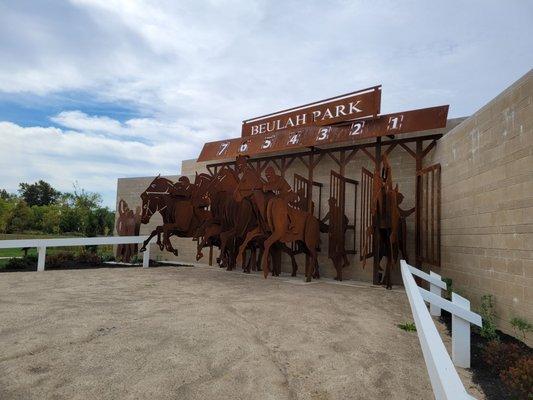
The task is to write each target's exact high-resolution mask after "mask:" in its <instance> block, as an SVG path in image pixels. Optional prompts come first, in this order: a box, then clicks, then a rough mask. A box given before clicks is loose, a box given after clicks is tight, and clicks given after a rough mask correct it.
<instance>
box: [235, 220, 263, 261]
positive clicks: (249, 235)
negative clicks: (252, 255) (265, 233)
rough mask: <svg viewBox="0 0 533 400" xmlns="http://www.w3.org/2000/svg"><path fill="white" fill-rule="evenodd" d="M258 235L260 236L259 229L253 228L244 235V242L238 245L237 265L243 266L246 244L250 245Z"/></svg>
mask: <svg viewBox="0 0 533 400" xmlns="http://www.w3.org/2000/svg"><path fill="white" fill-rule="evenodd" d="M259 235H261V230H260V229H259V228H255V229H253V230H251V231H250V232H248V233H247V234H246V238H245V239H244V242H243V243H242V244H241V245H240V247H239V253H238V254H237V263H238V264H241V265H244V250H246V247H247V246H248V243H250V242H251V241H252V240H253V239H255V238H256V237H257V236H259Z"/></svg>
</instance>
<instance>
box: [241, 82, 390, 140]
mask: <svg viewBox="0 0 533 400" xmlns="http://www.w3.org/2000/svg"><path fill="white" fill-rule="evenodd" d="M380 106H381V85H379V86H374V87H371V88H368V89H363V90H358V91H357V92H351V93H346V94H343V95H340V96H335V97H331V98H329V99H325V100H320V101H317V102H314V103H309V104H305V105H303V106H298V107H294V108H289V109H287V110H282V111H277V112H275V113H271V114H267V115H263V116H261V117H256V118H252V119H248V120H245V121H243V123H242V133H241V136H242V137H247V136H253V135H262V134H272V133H275V132H278V131H280V130H283V129H292V128H303V127H306V126H316V125H329V124H335V123H339V122H343V121H349V120H354V119H360V118H367V117H376V116H377V115H378V114H379V112H380Z"/></svg>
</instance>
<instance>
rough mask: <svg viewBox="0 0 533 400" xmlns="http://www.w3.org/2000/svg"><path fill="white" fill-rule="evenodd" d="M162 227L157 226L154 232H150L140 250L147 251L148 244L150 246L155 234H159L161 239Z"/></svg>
mask: <svg viewBox="0 0 533 400" xmlns="http://www.w3.org/2000/svg"><path fill="white" fill-rule="evenodd" d="M160 228H161V227H160V226H158V227H157V228H155V229H154V230H153V231H152V233H150V236H148V239H146V240H145V241H144V242H143V245H142V246H141V248H140V249H139V251H140V252H144V251H146V246H148V243H150V240H152V238H153V237H154V236H155V235H158V240H159V235H160V234H161V233H160V231H159V229H160Z"/></svg>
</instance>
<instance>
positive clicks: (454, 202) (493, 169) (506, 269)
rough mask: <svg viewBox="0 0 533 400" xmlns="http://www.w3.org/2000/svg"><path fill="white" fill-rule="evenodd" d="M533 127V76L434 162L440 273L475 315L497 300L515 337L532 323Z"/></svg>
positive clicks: (440, 150)
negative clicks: (515, 321)
mask: <svg viewBox="0 0 533 400" xmlns="http://www.w3.org/2000/svg"><path fill="white" fill-rule="evenodd" d="M532 125H533V72H532V71H529V72H528V73H527V74H526V75H525V76H524V77H522V78H521V79H520V80H518V81H517V82H516V83H514V84H513V85H512V86H511V87H509V88H508V89H507V90H505V91H504V92H503V93H501V94H500V95H498V96H497V97H496V98H495V99H493V100H492V101H490V102H489V103H488V104H487V105H485V106H484V107H483V108H481V109H480V110H479V111H478V112H476V113H475V114H474V115H472V117H470V118H468V119H467V120H466V121H464V122H463V123H462V124H460V125H459V126H457V127H456V128H455V129H453V130H452V131H450V132H449V133H448V134H447V135H445V136H444V137H443V138H442V139H441V140H439V142H438V146H437V147H436V149H435V150H434V151H433V152H432V154H431V157H429V158H428V159H427V164H431V163H434V162H439V163H441V165H442V268H441V271H440V273H441V275H443V276H446V277H450V278H452V279H453V281H454V287H455V288H456V289H457V290H459V292H461V293H464V295H466V297H467V298H469V299H470V300H471V301H472V303H473V306H474V307H477V306H478V305H479V300H480V297H481V295H483V294H493V295H494V296H495V299H496V312H497V314H498V324H499V327H500V328H501V329H502V330H503V331H504V332H507V333H510V334H513V330H512V328H511V327H510V325H509V320H510V318H512V317H514V316H519V317H523V318H526V319H528V320H529V321H530V322H533V290H532V288H533V127H532ZM530 336H531V335H530ZM531 339H532V338H531V337H530V338H529V344H530V345H531V344H532V343H533V342H532V340H531Z"/></svg>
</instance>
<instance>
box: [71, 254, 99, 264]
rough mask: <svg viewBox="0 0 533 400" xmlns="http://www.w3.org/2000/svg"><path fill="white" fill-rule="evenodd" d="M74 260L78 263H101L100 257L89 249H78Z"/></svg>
mask: <svg viewBox="0 0 533 400" xmlns="http://www.w3.org/2000/svg"><path fill="white" fill-rule="evenodd" d="M75 260H76V261H77V262H79V263H87V264H101V263H102V258H101V257H100V256H99V255H98V254H96V253H93V252H91V251H80V252H79V253H78V254H77V255H76V258H75Z"/></svg>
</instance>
